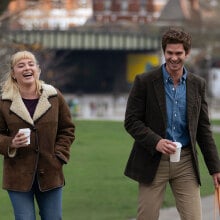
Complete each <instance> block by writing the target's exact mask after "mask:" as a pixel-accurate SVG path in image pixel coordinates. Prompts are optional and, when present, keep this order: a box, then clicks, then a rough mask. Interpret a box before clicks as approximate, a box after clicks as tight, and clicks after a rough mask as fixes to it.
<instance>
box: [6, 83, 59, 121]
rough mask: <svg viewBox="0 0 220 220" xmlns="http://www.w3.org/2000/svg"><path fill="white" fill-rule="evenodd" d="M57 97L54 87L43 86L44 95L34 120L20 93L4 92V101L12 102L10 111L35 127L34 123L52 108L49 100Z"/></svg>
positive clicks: (39, 101)
mask: <svg viewBox="0 0 220 220" xmlns="http://www.w3.org/2000/svg"><path fill="white" fill-rule="evenodd" d="M55 95H57V90H56V89H55V88H54V87H53V86H51V85H48V84H42V94H41V96H40V98H39V100H38V104H37V106H36V110H35V112H34V115H33V118H31V116H30V114H29V112H28V110H27V108H26V107H25V104H24V102H23V100H22V98H21V96H20V93H19V92H17V93H15V94H12V92H10V91H9V92H3V94H2V100H10V101H11V102H12V103H11V106H10V110H11V111H12V112H14V113H15V114H16V115H18V116H19V117H20V118H22V119H23V120H25V121H26V122H28V123H29V124H31V125H34V121H36V120H37V119H39V118H40V117H41V116H42V115H43V114H44V113H45V112H46V111H47V110H48V109H49V108H50V107H51V104H50V102H49V101H48V98H49V97H51V96H55Z"/></svg>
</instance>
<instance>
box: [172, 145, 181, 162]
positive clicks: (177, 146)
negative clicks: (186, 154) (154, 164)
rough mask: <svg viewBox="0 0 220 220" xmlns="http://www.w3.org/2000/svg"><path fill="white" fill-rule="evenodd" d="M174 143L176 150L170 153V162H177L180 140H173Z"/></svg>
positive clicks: (179, 152) (178, 159)
mask: <svg viewBox="0 0 220 220" xmlns="http://www.w3.org/2000/svg"><path fill="white" fill-rule="evenodd" d="M173 143H174V144H175V145H176V152H175V153H174V154H170V162H179V161H180V154H181V148H182V144H181V143H180V142H173Z"/></svg>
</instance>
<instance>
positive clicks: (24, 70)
mask: <svg viewBox="0 0 220 220" xmlns="http://www.w3.org/2000/svg"><path fill="white" fill-rule="evenodd" d="M39 75H40V73H39V67H38V65H37V64H36V63H35V62H34V61H33V60H32V59H29V58H24V59H21V60H19V61H18V62H17V63H16V64H15V65H14V67H13V75H12V77H13V78H14V79H15V80H16V81H17V83H18V85H20V86H28V85H29V86H30V85H32V84H35V81H36V79H39Z"/></svg>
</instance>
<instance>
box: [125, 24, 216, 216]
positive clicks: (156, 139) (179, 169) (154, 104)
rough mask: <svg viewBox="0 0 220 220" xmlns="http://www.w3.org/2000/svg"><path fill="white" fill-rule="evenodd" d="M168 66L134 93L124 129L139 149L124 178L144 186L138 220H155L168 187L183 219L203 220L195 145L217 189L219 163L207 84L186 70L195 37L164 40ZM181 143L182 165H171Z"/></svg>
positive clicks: (172, 35) (170, 35) (140, 78)
mask: <svg viewBox="0 0 220 220" xmlns="http://www.w3.org/2000/svg"><path fill="white" fill-rule="evenodd" d="M162 49H163V53H164V58H165V63H164V64H163V65H162V66H161V67H160V68H158V69H156V70H152V71H150V72H148V73H144V74H141V75H137V76H136V78H135V81H134V84H133V87H132V89H131V92H130V94H129V98H128V102H127V108H126V113H125V128H126V130H127V131H128V133H129V134H130V135H131V136H132V137H133V138H134V140H135V141H134V145H133V148H132V151H131V154H130V157H129V160H128V163H127V166H126V169H125V175H126V176H128V177H130V178H132V179H134V180H136V181H138V182H139V196H138V214H137V219H138V220H156V219H158V218H159V210H160V207H161V205H162V202H163V196H164V192H165V188H166V184H167V183H169V184H170V186H171V189H172V192H173V194H174V197H175V200H176V206H177V210H178V212H179V214H180V217H181V219H182V220H201V219H202V214H201V213H202V212H201V199H200V185H201V182H200V175H199V168H198V166H199V165H198V158H197V150H196V142H197V143H198V145H199V147H200V149H201V152H202V154H203V156H204V160H205V163H206V165H207V168H208V170H209V173H210V175H212V177H213V181H214V185H215V187H218V186H219V183H220V161H219V157H218V152H217V148H216V145H215V142H214V140H213V137H212V132H211V130H210V121H209V117H208V106H207V101H206V88H205V86H206V85H205V81H204V80H203V79H202V78H200V77H198V76H196V75H193V74H191V73H189V72H188V71H187V70H186V68H185V67H184V61H185V60H186V58H187V57H188V56H189V54H190V49H191V36H190V35H189V34H188V33H186V32H184V31H182V30H179V29H176V28H170V29H169V30H167V31H166V32H165V33H164V35H163V37H162ZM173 142H180V143H181V144H182V146H183V147H182V149H181V159H180V161H179V162H170V155H171V154H173V153H174V152H175V150H176V145H175V144H174V143H173Z"/></svg>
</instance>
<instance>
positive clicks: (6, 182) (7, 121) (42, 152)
mask: <svg viewBox="0 0 220 220" xmlns="http://www.w3.org/2000/svg"><path fill="white" fill-rule="evenodd" d="M20 128H30V129H31V143H30V145H28V146H27V147H24V148H19V149H17V151H16V152H14V154H10V153H9V146H10V145H11V142H12V139H13V137H14V136H15V134H16V133H17V132H18V130H19V129H20ZM74 131H75V126H74V124H73V122H72V119H71V114H70V111H69V107H68V105H67V104H66V102H65V100H64V98H63V96H62V94H61V93H60V92H59V90H57V89H55V88H54V87H53V86H50V85H47V84H43V85H42V95H41V96H40V98H39V101H38V104H37V106H36V110H35V113H34V116H33V118H31V117H30V114H29V113H28V110H27V109H26V107H25V105H24V103H23V101H22V98H21V96H20V94H19V93H17V94H14V95H13V94H11V93H9V92H4V93H3V94H2V97H1V99H0V154H2V155H3V156H4V167H3V188H4V189H7V190H15V191H29V190H30V189H31V187H32V183H33V181H34V178H35V175H37V178H38V182H39V185H40V189H41V190H42V191H46V190H50V189H53V188H56V187H60V186H63V185H64V175H63V170H62V167H63V164H65V163H67V162H68V160H69V157H70V146H71V144H72V142H73V140H74V138H75V136H74Z"/></svg>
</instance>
